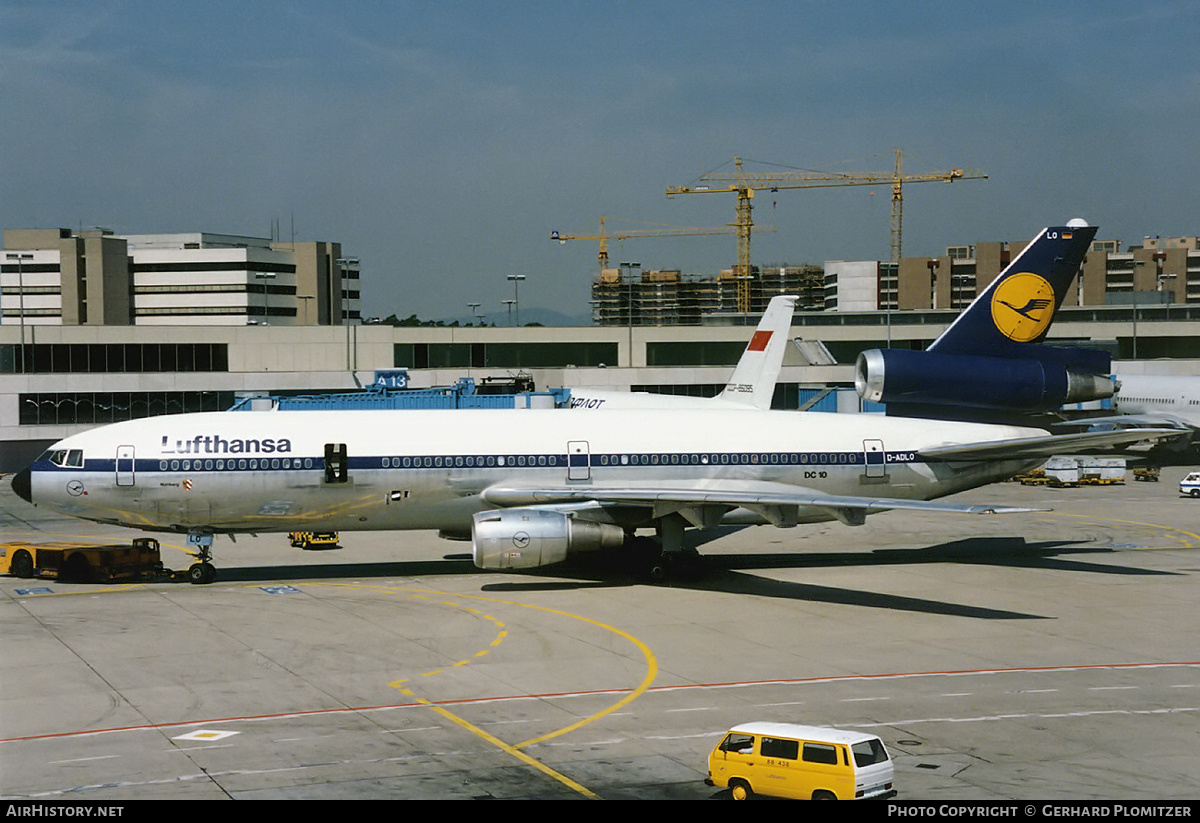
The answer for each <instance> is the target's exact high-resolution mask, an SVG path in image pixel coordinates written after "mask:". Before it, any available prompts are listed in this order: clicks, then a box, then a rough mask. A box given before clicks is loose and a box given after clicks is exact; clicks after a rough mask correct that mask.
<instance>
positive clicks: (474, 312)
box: [467, 303, 483, 320]
mask: <svg viewBox="0 0 1200 823" xmlns="http://www.w3.org/2000/svg"><path fill="white" fill-rule="evenodd" d="M482 305H483V304H482V303H468V304H467V307H468V308H469V309H470V310H471V314H472V316H474V318H475V319H476V320H482V319H483V315H482V314H480V313H479V307H480V306H482Z"/></svg>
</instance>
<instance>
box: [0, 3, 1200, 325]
mask: <svg viewBox="0 0 1200 823" xmlns="http://www.w3.org/2000/svg"><path fill="white" fill-rule="evenodd" d="M0 112H2V120H0V226H4V227H8V228H16V227H50V226H66V227H71V228H79V227H83V228H90V227H93V226H105V227H110V228H113V229H115V230H117V231H118V232H120V233H144V232H170V231H196V230H203V231H212V232H221V233H229V234H247V235H254V236H264V237H265V236H268V235H269V234H270V232H271V227H272V225H273V224H274V223H275V222H278V224H279V225H280V226H281V228H282V231H283V234H284V236H285V238H286V236H288V235H289V234H290V233H291V227H292V225H293V223H294V226H295V233H296V236H297V237H298V238H300V239H322V240H337V241H341V242H342V243H343V250H344V252H345V253H346V254H348V255H356V256H358V257H360V258H361V259H362V271H363V311H364V314H369V315H370V314H374V315H387V314H390V313H393V312H395V313H398V314H400V315H402V316H404V315H407V314H410V313H413V312H416V313H418V314H420V315H422V316H424V317H448V316H458V315H464V314H467V313H468V309H467V308H466V304H467V303H469V302H480V303H483V304H484V305H483V308H482V309H481V310H482V311H484V312H487V313H488V315H489V319H494V320H503V319H504V312H505V309H504V307H503V305H502V304H501V301H502V300H504V299H505V298H508V297H511V296H512V291H511V284H509V283H508V282H506V280H505V276H506V275H508V274H513V273H523V274H526V275H527V277H528V280H527V281H526V283H525V284H524V286H523V287H522V291H521V303H522V306H526V307H532V306H545V307H550V308H556V309H559V310H561V311H564V312H567V313H569V314H583V313H586V311H587V308H588V304H587V298H588V284H589V283H590V280H591V277H592V276H593V274H594V272H595V258H596V244H595V243H593V242H590V241H577V242H574V243H571V244H568V245H566V246H561V247H560V246H559V245H557V244H553V243H551V241H550V240H549V239H548V238H549V234H550V232H551V231H552V230H555V229H557V230H559V231H563V232H576V233H583V232H587V233H594V230H595V228H596V226H597V223H598V220H599V218H600V216H601V215H609V216H610V220H611V219H616V218H624V219H626V220H634V221H646V222H655V223H670V224H676V225H692V226H715V225H723V224H726V223H728V222H730V221H731V220H732V219H733V215H734V198H733V196H732V195H729V194H709V195H694V196H683V197H677V198H675V199H673V200H669V199H667V198H666V196H665V189H666V187H667V186H670V185H679V184H685V183H689V182H692V181H694V180H695V178H696V177H698V176H699V175H700V174H702V173H704V172H706V171H709V170H712V169H715V168H717V167H719V166H722V164H729V163H731V161H732V158H733V157H734V156H735V155H738V156H741V157H742V158H745V159H746V160H747V162H749V161H750V160H754V161H761V162H763V163H770V164H777V165H780V166H789V167H801V168H813V169H831V170H839V171H846V172H867V171H886V170H888V169H890V168H891V163H892V155H891V154H890V152H891V151H892V150H893V149H897V148H899V149H902V150H903V151H904V153H905V170H906V171H911V172H920V171H933V170H941V169H947V168H955V167H960V168H971V167H974V168H980V169H983V170H984V171H985V172H987V173H988V175H989V178H990V179H988V180H986V181H981V182H963V183H956V184H953V185H942V184H933V183H924V184H920V185H912V186H909V187H907V188H906V190H905V192H906V193H905V205H906V209H905V234H904V250H905V253H906V254H910V255H915V254H935V253H939V252H941V251H942V250H943V249H944V247H945V246H946V245H948V244H951V243H957V242H972V241H976V240H1000V239H1026V238H1028V237H1031V236H1032V235H1033V234H1034V232H1036V231H1037V230H1038V229H1039V228H1041V227H1042V226H1044V225H1047V224H1051V223H1056V222H1060V221H1065V220H1067V219H1069V218H1071V217H1075V216H1082V217H1084V218H1085V219H1087V220H1088V221H1089V222H1092V223H1097V224H1099V225H1100V227H1101V228H1100V236H1101V237H1102V238H1116V239H1120V240H1121V241H1123V242H1124V243H1127V244H1128V243H1132V242H1136V241H1138V240H1139V239H1140V238H1141V237H1143V236H1144V235H1146V234H1164V235H1198V234H1200V158H1198V146H1200V133H1198V132H1200V4H1197V3H1196V2H1195V0H1145V1H1143V2H1128V1H1127V0H1126V1H1124V2H1107V1H1104V2H1070V3H1066V2H1046V3H1028V2H961V1H960V2H899V1H898V0H895V1H894V2H871V3H868V2H855V0H838V2H804V0H793V2H687V3H685V2H654V1H653V0H650V1H647V0H641V1H640V2H586V3H585V2H498V1H494V2H455V0H443V1H440V2H421V3H417V2H338V3H332V2H302V1H299V2H298V1H297V0H289V2H260V1H259V0H253V1H252V2H247V0H237V2H176V1H174V0H172V2H161V0H156V1H154V2H142V0H129V1H128V2H120V1H119V0H114V1H113V2H94V1H91V0H89V1H88V2H53V1H50V2H47V0H40V1H39V2H15V1H14V0H0ZM760 168H766V167H760ZM872 192H873V194H872ZM888 198H889V192H888V191H887V190H886V188H879V189H874V190H872V189H862V188H841V189H824V190H813V191H781V192H779V193H778V194H777V195H770V194H764V195H761V196H760V197H758V198H756V199H755V204H756V210H755V213H754V217H755V220H756V222H757V223H759V224H760V225H768V224H769V225H773V226H774V227H776V228H777V229H778V231H777V232H775V233H773V234H768V233H761V234H757V235H755V237H754V249H753V251H754V261H755V262H756V263H767V262H782V261H787V262H815V263H820V262H823V261H824V260H827V259H836V258H849V259H863V258H879V257H886V255H887V250H888V232H889V226H890V223H889V203H888ZM611 253H612V259H613V261H614V262H618V261H619V260H620V259H624V260H637V261H639V262H641V263H642V264H643V265H644V266H647V267H652V266H653V267H682V268H683V269H684V271H686V272H690V273H701V274H713V273H715V272H716V271H717V270H719V269H720V268H722V267H727V266H729V265H730V264H731V263H733V262H734V261H735V247H734V240H733V237H732V236H728V237H710V238H684V239H672V240H663V239H656V240H639V241H627V242H626V243H625V244H624V245H623V246H622V245H621V244H616V243H614V244H613V247H612V249H611Z"/></svg>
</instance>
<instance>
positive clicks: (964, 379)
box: [854, 346, 1115, 412]
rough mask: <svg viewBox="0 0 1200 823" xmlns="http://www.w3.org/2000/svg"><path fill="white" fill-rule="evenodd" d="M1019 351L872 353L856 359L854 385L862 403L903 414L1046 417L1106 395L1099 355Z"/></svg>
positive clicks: (1103, 360) (1103, 358) (1104, 364)
mask: <svg viewBox="0 0 1200 823" xmlns="http://www.w3.org/2000/svg"><path fill="white" fill-rule="evenodd" d="M1025 348H1026V350H1028V351H1029V354H1028V356H1021V357H987V356H982V355H970V354H941V353H937V352H930V351H907V350H904V349H872V350H871V351H865V352H862V353H861V354H859V356H858V362H857V363H856V365H855V370H854V385H855V388H857V389H858V394H859V396H860V397H862V398H863V399H864V400H870V401H872V402H875V403H885V404H896V405H898V406H904V407H909V408H911V407H914V406H953V407H963V408H972V409H989V410H1003V411H1015V412H1046V411H1052V410H1054V409H1058V408H1060V407H1061V406H1062V405H1064V404H1066V403H1082V402H1086V401H1089V400H1100V399H1103V398H1106V397H1112V395H1113V391H1114V388H1115V387H1114V384H1113V380H1112V378H1111V377H1109V376H1108V374H1107V371H1108V369H1109V367H1110V359H1109V356H1108V355H1107V354H1105V353H1104V352H1099V351H1092V350H1089V349H1068V348H1056V347H1052V346H1027V347H1025Z"/></svg>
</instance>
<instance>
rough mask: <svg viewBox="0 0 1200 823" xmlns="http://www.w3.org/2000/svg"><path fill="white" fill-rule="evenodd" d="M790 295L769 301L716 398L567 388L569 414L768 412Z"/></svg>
mask: <svg viewBox="0 0 1200 823" xmlns="http://www.w3.org/2000/svg"><path fill="white" fill-rule="evenodd" d="M796 299H797V298H796V296H795V295H779V296H777V297H772V298H771V302H769V303H768V304H767V310H766V311H765V312H763V316H762V319H761V320H760V321H759V323H758V328H757V329H755V331H754V335H753V336H752V337H751V338H750V342H749V343H748V344H747V345H746V350H745V351H744V352H742V357H741V359H740V360H739V361H738V364H737V367H736V368H734V370H733V375H732V376H730V378H729V382H728V383H727V384H726V386H725V389H724V390H723V391H722V392H721V393H720V394H719V395H717V396H716V397H682V396H675V395H669V394H653V393H651V392H626V391H607V390H604V389H571V400H570V405H571V408H572V409H604V410H609V409H745V408H755V409H769V408H771V398H772V397H773V396H774V395H775V383H776V381H778V380H779V371H780V369H781V368H782V367H783V355H784V351H785V350H786V349H787V344H788V332H789V331H790V330H791V327H792V315H793V314H794V313H795V308H796Z"/></svg>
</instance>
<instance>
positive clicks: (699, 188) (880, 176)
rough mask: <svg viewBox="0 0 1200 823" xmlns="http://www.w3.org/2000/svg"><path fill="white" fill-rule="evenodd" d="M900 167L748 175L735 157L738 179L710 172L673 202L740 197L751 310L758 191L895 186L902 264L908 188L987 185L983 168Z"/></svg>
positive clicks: (741, 283)
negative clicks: (916, 170) (909, 170)
mask: <svg viewBox="0 0 1200 823" xmlns="http://www.w3.org/2000/svg"><path fill="white" fill-rule="evenodd" d="M895 154H896V168H895V170H894V171H893V172H892V173H890V174H889V173H885V172H880V173H872V174H840V173H837V172H825V171H804V170H794V171H782V172H761V173H754V172H747V171H746V170H745V169H743V168H742V160H741V158H739V157H735V158H733V165H734V171H733V173H732V174H729V173H728V172H726V173H718V172H709V173H706V174H703V175H701V176H700V177H699V178H698V180H697V183H696V184H694V185H690V186H669V187H668V188H667V197H674V196H675V195H677V194H709V193H712V192H730V191H732V192H737V198H738V199H737V217H736V220H735V222H734V227H735V228H736V230H737V252H738V261H737V270H736V271H735V272H734V274H735V276H736V277H737V278H738V292H737V293H738V311H740V312H748V311H749V310H750V271H751V269H750V230H751V228H752V227H753V226H754V221H753V219H751V217H750V211H751V209H752V206H751V204H750V201H751V200H752V199H753V198H754V192H755V191H757V190H760V189H768V190H770V191H778V190H779V189H815V188H828V187H831V186H878V185H883V184H885V183H890V184H891V186H892V250H891V253H892V262H894V263H899V262H900V247H901V237H902V234H903V223H904V205H903V204H904V195H903V193H902V189H901V187H902V185H903V184H904V183H925V182H946V183H949V182H951V181H954V180H986V179H987V175H986V174H984V173H983V172H982V171H980V170H978V169H968V170H963V169H951V170H950V171H938V172H929V173H927V174H903V173H902V171H901V163H902V161H901V155H900V150H899V149H897V150H896V152H895Z"/></svg>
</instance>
